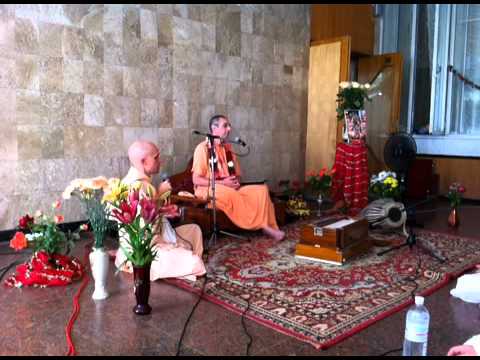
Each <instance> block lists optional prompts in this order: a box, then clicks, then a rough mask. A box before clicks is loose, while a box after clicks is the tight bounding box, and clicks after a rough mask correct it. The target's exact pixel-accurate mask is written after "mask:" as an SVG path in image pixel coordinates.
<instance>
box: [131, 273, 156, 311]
mask: <svg viewBox="0 0 480 360" xmlns="http://www.w3.org/2000/svg"><path fill="white" fill-rule="evenodd" d="M150 265H151V264H146V265H144V266H133V282H134V290H135V299H136V300H137V305H135V306H134V307H133V312H134V313H135V314H137V315H148V314H150V312H151V311H152V308H151V306H150V305H148V298H149V296H150Z"/></svg>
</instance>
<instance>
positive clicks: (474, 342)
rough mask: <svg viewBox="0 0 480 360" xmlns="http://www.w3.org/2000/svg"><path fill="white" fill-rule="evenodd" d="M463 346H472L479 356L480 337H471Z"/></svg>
mask: <svg viewBox="0 0 480 360" xmlns="http://www.w3.org/2000/svg"><path fill="white" fill-rule="evenodd" d="M463 345H470V346H473V348H474V349H475V352H476V353H477V355H480V335H475V336H472V337H471V338H470V339H468V340H467V341H465V344H463Z"/></svg>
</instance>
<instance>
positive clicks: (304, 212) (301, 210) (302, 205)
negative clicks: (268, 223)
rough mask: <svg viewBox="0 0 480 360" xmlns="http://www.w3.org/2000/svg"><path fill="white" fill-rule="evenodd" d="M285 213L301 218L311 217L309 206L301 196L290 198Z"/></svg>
mask: <svg viewBox="0 0 480 360" xmlns="http://www.w3.org/2000/svg"><path fill="white" fill-rule="evenodd" d="M285 211H286V212H287V213H288V214H291V215H295V216H300V217H302V216H309V215H310V209H309V208H308V206H307V202H306V201H305V200H303V198H302V197H301V196H292V197H290V199H289V200H288V201H287V206H286V209H285Z"/></svg>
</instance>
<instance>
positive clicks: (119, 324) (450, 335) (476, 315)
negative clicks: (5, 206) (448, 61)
mask: <svg viewBox="0 0 480 360" xmlns="http://www.w3.org/2000/svg"><path fill="white" fill-rule="evenodd" d="M432 208H436V211H433V212H422V211H429V210H430V209H432ZM447 216H448V208H447V204H446V203H445V202H438V203H436V204H433V205H432V204H429V205H428V206H426V207H424V210H422V209H420V208H419V211H418V212H417V221H418V222H424V225H425V228H428V229H432V230H438V231H445V232H450V233H454V234H461V235H465V236H470V237H479V236H480V235H479V230H478V228H477V226H478V224H477V221H478V219H479V218H480V206H478V203H471V204H465V205H464V207H463V208H462V209H461V214H460V216H461V225H460V227H459V228H458V229H455V230H452V229H449V228H448V226H447V225H446V219H447ZM88 241H89V240H88V239H84V240H82V241H80V242H79V243H78V244H77V247H76V249H75V251H74V253H73V255H75V256H77V257H79V258H80V259H82V261H83V260H84V256H85V245H86V244H87V243H88ZM7 245H8V244H7V243H6V242H4V243H1V244H0V251H1V252H9V249H8V248H7ZM26 257H27V254H25V253H23V254H22V253H19V254H15V255H1V256H0V268H2V267H4V266H5V265H7V264H9V263H11V262H12V261H14V260H25V259H26ZM111 265H112V266H111V268H110V275H109V279H108V281H109V290H110V293H111V296H110V297H109V298H108V300H105V301H93V300H92V299H91V294H92V292H93V282H92V281H90V282H89V283H88V285H87V287H86V288H85V290H84V292H83V294H82V296H81V298H80V308H81V309H80V314H79V317H78V319H77V320H76V322H75V324H74V327H73V331H72V338H73V342H74V345H75V349H76V353H77V355H175V354H176V353H177V347H178V341H179V339H180V336H181V334H182V330H183V328H184V324H185V322H186V320H187V318H188V316H189V314H190V312H191V310H192V308H193V306H194V305H195V304H196V302H197V299H198V297H197V296H196V295H194V294H191V293H189V292H187V291H184V290H181V289H178V288H176V287H174V286H172V285H169V284H166V283H165V282H163V281H156V282H154V283H152V287H151V294H150V301H149V303H150V305H151V306H152V307H153V311H152V313H151V315H148V316H144V317H142V316H137V315H135V314H133V312H132V307H133V305H134V303H135V300H134V294H133V286H132V276H131V275H128V274H124V273H121V274H118V275H117V276H115V275H114V271H113V263H111ZM11 272H12V271H9V272H8V273H7V274H6V276H7V275H8V274H10V273H11ZM4 278H5V277H4ZM455 283H456V281H452V282H451V283H449V284H448V285H447V286H445V287H443V288H442V289H440V290H438V291H436V292H435V293H433V294H432V295H430V296H428V297H427V298H426V300H425V302H426V306H427V308H428V309H429V311H430V315H431V323H430V333H429V344H428V354H429V355H444V354H446V352H447V350H448V349H449V348H450V347H451V346H453V345H457V344H460V343H463V342H464V341H465V340H466V339H467V338H468V337H470V336H471V335H473V334H476V333H479V332H480V307H479V306H478V305H475V304H469V303H465V302H463V301H461V300H459V299H457V298H453V297H452V296H451V295H450V289H452V288H453V287H455ZM79 287H80V282H77V283H75V284H73V285H70V286H66V287H58V288H21V289H16V288H15V289H11V288H6V287H4V286H3V285H2V288H1V291H0V304H1V308H2V311H1V312H0V324H1V325H0V331H1V336H0V355H65V354H67V351H68V346H67V341H66V336H65V327H66V325H67V322H68V320H69V319H70V315H71V313H72V299H73V297H74V295H75V294H76V293H77V291H78V289H79ZM405 313H406V309H405V310H402V311H400V312H397V313H395V314H393V315H391V316H389V317H387V318H385V319H383V320H381V321H378V322H376V323H374V324H373V325H371V326H369V327H368V328H366V329H365V330H363V331H361V332H359V333H357V334H355V335H353V336H351V337H349V338H347V339H346V340H344V341H342V342H340V343H339V344H337V345H335V346H333V347H331V348H329V349H327V350H316V349H315V348H314V347H313V346H311V345H309V344H307V343H303V342H300V341H298V340H296V339H294V338H292V337H289V336H286V335H283V334H280V333H278V332H276V331H274V330H271V329H269V328H266V327H264V326H261V325H258V324H256V323H255V322H253V321H250V320H247V319H245V325H246V328H247V330H248V333H249V334H250V336H251V338H252V343H251V346H250V348H249V354H250V355H274V356H280V355H282V356H284V355H330V356H337V355H340V356H342V355H368V356H371V355H380V354H383V353H385V352H387V351H389V350H394V349H399V348H401V347H402V342H403V334H404V326H405V324H404V322H405ZM248 342H249V338H248V336H247V335H246V334H245V331H244V328H243V326H242V318H241V317H240V316H238V315H235V314H233V313H232V312H229V311H227V310H225V309H223V308H222V307H220V306H218V305H215V304H213V303H210V302H208V301H204V300H202V301H201V302H200V303H199V305H198V306H197V308H196V309H195V311H194V313H193V315H192V318H191V320H190V323H189V325H188V327H187V329H186V331H185V336H184V339H183V342H182V344H181V347H180V354H181V355H190V356H196V355H245V354H246V353H247V344H248ZM400 354H401V351H400V350H399V351H397V352H392V353H391V355H400Z"/></svg>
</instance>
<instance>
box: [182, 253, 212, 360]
mask: <svg viewBox="0 0 480 360" xmlns="http://www.w3.org/2000/svg"><path fill="white" fill-rule="evenodd" d="M207 258H208V251H207ZM207 281H208V276H207V273H205V279H204V281H203V285H202V290H201V292H200V295H199V296H198V300H197V302H196V303H195V305H193V308H192V310H191V311H190V315H188V318H187V321H185V324H184V325H183V330H182V334H181V335H180V339H179V340H178V344H177V353H176V354H175V356H179V355H180V347H181V345H182V342H183V337H184V336H185V331H186V330H187V326H188V324H189V322H190V319H191V318H192V315H193V313H194V312H195V309H196V308H197V306H198V304H200V301H201V300H202V298H203V294H204V292H205V285H206V284H207Z"/></svg>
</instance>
